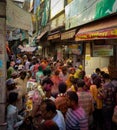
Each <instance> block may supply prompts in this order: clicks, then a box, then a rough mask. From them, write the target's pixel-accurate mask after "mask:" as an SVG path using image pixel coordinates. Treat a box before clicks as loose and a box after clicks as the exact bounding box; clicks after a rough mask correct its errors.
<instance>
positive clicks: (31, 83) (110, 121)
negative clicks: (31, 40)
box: [6, 54, 117, 130]
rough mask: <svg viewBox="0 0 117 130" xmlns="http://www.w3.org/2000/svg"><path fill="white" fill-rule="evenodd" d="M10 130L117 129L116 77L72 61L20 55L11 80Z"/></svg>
mask: <svg viewBox="0 0 117 130" xmlns="http://www.w3.org/2000/svg"><path fill="white" fill-rule="evenodd" d="M6 97H7V103H6V121H7V130H28V129H30V130H105V129H106V130H117V80H116V79H111V77H110V75H109V74H108V73H106V72H104V71H101V70H100V68H96V69H95V72H93V73H92V74H91V76H90V77H88V76H86V73H85V71H84V67H83V66H82V65H78V66H75V67H74V66H73V63H72V61H69V60H61V61H59V60H57V61H53V59H51V58H41V57H38V56H34V55H33V56H29V55H25V54H24V55H18V56H17V57H15V58H13V57H12V58H11V61H10V65H9V66H8V69H7V80H6Z"/></svg>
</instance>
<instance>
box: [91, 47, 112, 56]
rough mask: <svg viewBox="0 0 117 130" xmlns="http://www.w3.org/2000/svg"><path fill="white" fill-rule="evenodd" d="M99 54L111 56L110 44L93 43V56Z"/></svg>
mask: <svg viewBox="0 0 117 130" xmlns="http://www.w3.org/2000/svg"><path fill="white" fill-rule="evenodd" d="M99 56H113V46H112V45H94V46H93V57H99Z"/></svg>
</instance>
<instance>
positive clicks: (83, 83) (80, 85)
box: [77, 79, 85, 88]
mask: <svg viewBox="0 0 117 130" xmlns="http://www.w3.org/2000/svg"><path fill="white" fill-rule="evenodd" d="M84 86H85V82H84V80H83V79H79V80H77V87H78V88H83V87H84Z"/></svg>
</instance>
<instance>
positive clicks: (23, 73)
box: [20, 71, 27, 80]
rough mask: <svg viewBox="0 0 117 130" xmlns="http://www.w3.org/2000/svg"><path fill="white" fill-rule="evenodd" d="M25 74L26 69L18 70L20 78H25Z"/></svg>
mask: <svg viewBox="0 0 117 130" xmlns="http://www.w3.org/2000/svg"><path fill="white" fill-rule="evenodd" d="M26 75H27V73H26V71H21V72H20V78H21V79H23V80H24V79H25V78H26Z"/></svg>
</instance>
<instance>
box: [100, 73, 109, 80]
mask: <svg viewBox="0 0 117 130" xmlns="http://www.w3.org/2000/svg"><path fill="white" fill-rule="evenodd" d="M102 78H103V79H104V81H105V80H110V75H109V74H107V73H104V74H103V75H102Z"/></svg>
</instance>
